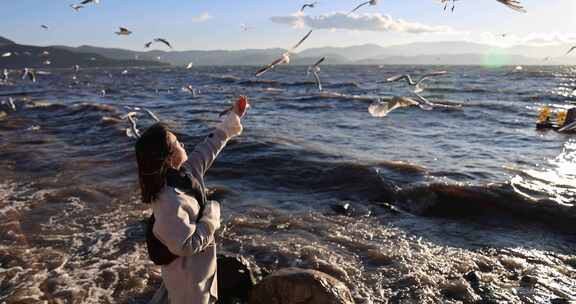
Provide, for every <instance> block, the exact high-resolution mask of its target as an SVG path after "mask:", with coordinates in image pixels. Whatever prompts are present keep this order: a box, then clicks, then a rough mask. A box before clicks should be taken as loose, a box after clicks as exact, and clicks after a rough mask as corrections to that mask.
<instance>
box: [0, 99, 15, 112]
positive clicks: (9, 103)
mask: <svg viewBox="0 0 576 304" xmlns="http://www.w3.org/2000/svg"><path fill="white" fill-rule="evenodd" d="M2 104H3V105H6V106H7V107H8V108H9V109H10V110H12V111H13V112H16V105H15V104H14V98H12V97H10V98H8V101H5V100H2Z"/></svg>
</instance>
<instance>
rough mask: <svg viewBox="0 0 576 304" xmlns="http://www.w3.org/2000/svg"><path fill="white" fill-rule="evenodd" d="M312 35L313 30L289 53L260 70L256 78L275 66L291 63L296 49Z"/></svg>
mask: <svg viewBox="0 0 576 304" xmlns="http://www.w3.org/2000/svg"><path fill="white" fill-rule="evenodd" d="M310 34H312V30H310V31H309V32H308V34H306V35H305V36H304V37H303V38H302V39H300V41H299V42H298V43H297V44H296V45H295V46H293V47H292V48H290V49H289V50H288V52H286V53H284V54H282V57H280V58H278V59H276V60H274V61H273V62H272V63H271V64H269V65H267V66H265V67H263V68H261V69H260V70H258V71H257V72H256V77H258V76H260V75H262V74H264V73H266V72H268V71H269V70H271V69H273V68H274V67H275V66H277V65H279V64H283V63H286V64H288V63H290V55H291V54H292V53H293V52H294V50H296V48H298V47H299V46H300V45H301V44H302V43H303V42H304V41H305V40H306V39H308V37H309V36H310Z"/></svg>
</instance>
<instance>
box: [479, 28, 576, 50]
mask: <svg viewBox="0 0 576 304" xmlns="http://www.w3.org/2000/svg"><path fill="white" fill-rule="evenodd" d="M479 36H480V41H478V40H475V42H480V43H485V44H490V45H495V46H500V47H510V46H514V45H527V46H554V45H561V44H568V43H570V44H572V43H576V33H560V32H549V33H530V34H525V35H519V34H505V36H503V34H494V33H490V32H483V33H480V35H479Z"/></svg>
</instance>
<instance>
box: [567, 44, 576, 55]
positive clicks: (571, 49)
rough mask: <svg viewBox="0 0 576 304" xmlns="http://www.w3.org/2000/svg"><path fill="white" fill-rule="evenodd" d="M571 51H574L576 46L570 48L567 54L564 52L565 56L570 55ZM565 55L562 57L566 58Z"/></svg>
mask: <svg viewBox="0 0 576 304" xmlns="http://www.w3.org/2000/svg"><path fill="white" fill-rule="evenodd" d="M573 50H576V46H573V47H571V48H570V49H569V50H568V52H566V55H568V54H570V53H572V51H573ZM566 55H564V56H566Z"/></svg>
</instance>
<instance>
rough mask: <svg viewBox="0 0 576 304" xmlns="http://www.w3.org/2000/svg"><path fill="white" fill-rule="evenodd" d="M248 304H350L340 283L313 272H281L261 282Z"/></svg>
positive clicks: (323, 274)
mask: <svg viewBox="0 0 576 304" xmlns="http://www.w3.org/2000/svg"><path fill="white" fill-rule="evenodd" d="M249 303H250V304H280V303H281V304H297V303H315V304H350V303H354V300H353V298H352V296H351V294H350V290H349V289H348V287H346V285H344V283H342V282H341V281H338V280H337V279H335V278H334V277H332V276H329V275H327V274H325V273H322V272H320V271H316V270H305V269H300V268H285V269H281V270H279V271H277V272H275V273H273V274H271V275H269V276H267V277H266V278H264V280H262V281H261V282H260V283H258V285H256V286H255V287H254V289H253V290H252V293H251V294H250V302H249Z"/></svg>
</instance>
